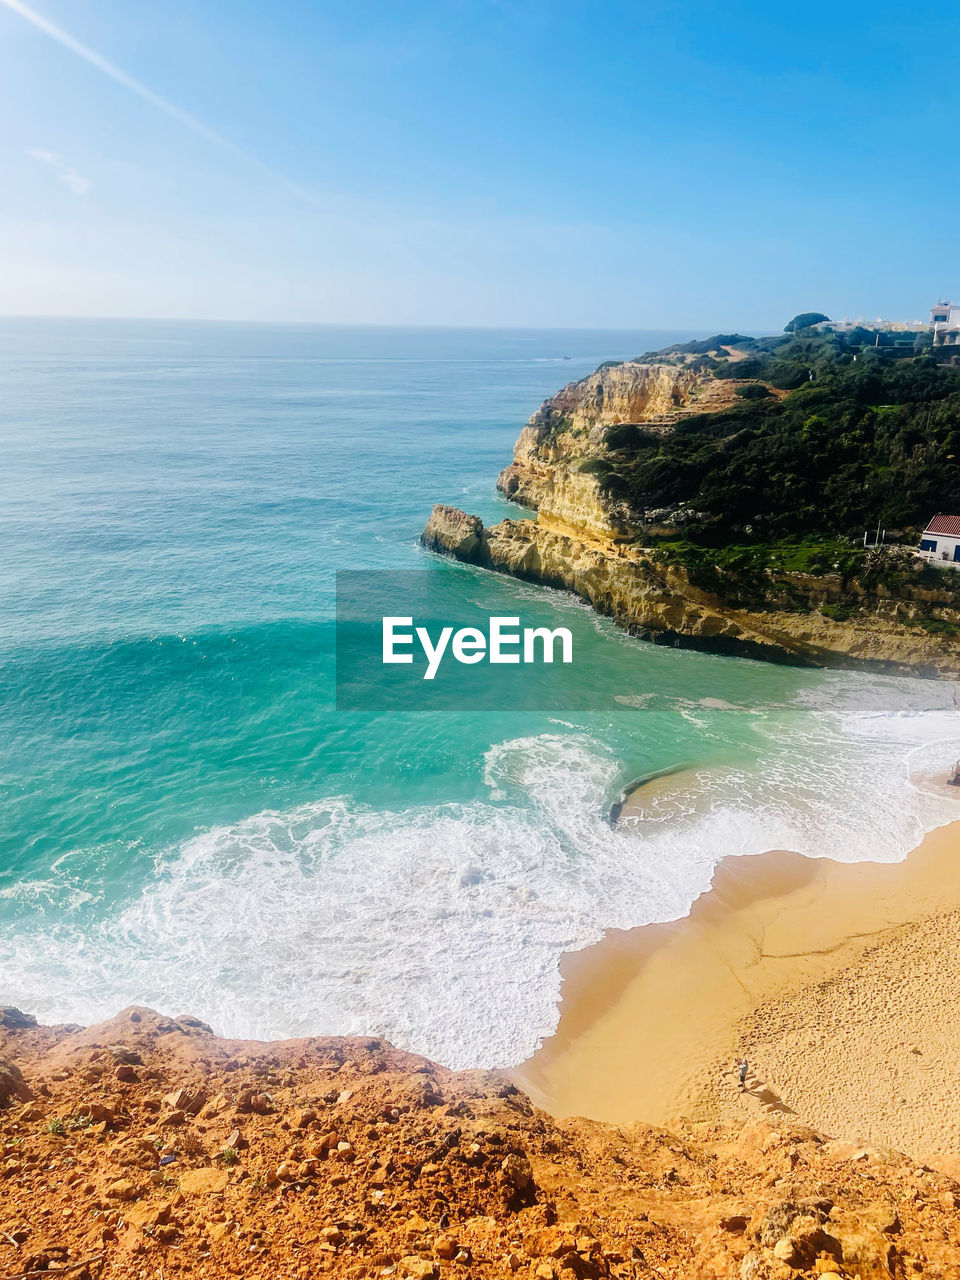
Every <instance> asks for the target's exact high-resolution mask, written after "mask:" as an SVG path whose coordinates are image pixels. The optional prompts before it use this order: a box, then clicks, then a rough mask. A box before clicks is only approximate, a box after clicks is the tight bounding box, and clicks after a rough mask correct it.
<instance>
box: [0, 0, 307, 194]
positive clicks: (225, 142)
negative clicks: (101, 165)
mask: <svg viewBox="0 0 960 1280" xmlns="http://www.w3.org/2000/svg"><path fill="white" fill-rule="evenodd" d="M0 7H2V8H5V9H9V10H10V11H11V12H12V13H16V14H18V15H19V16H20V17H21V18H23V19H24V20H25V21H26V22H29V23H30V24H31V26H34V27H36V28H37V30H38V31H42V32H43V33H44V35H47V36H49V37H50V39H51V40H55V41H56V42H57V44H59V45H62V46H63V48H64V49H69V50H70V52H71V53H75V54H76V55H77V57H78V58H82V59H83V61H84V62H87V63H89V64H90V66H91V67H96V69H97V70H98V71H102V72H103V74H104V75H106V76H109V77H110V79H111V80H115V81H116V83H117V84H119V85H122V86H123V87H124V88H125V89H129V90H130V92H131V93H135V94H136V95H137V97H138V98H142V99H143V101H144V102H148V103H149V104H150V105H151V106H152V107H156V109H157V110H158V111H162V112H163V113H164V114H165V115H168V116H170V117H171V119H173V120H176V121H177V122H178V123H179V124H181V125H183V126H184V127H185V128H187V129H190V130H192V131H193V132H194V133H197V134H199V135H200V137H201V138H205V139H206V140H207V142H211V143H213V144H214V146H217V147H220V148H221V149H222V150H223V151H228V152H230V154H231V155H233V156H236V157H237V158H238V159H240V160H243V161H244V162H245V163H246V164H250V165H254V166H255V167H256V168H258V169H259V170H260V171H261V173H264V174H267V175H269V176H270V177H271V178H272V179H273V180H274V181H275V182H278V183H280V184H281V185H282V186H283V187H285V188H286V190H287V191H289V192H291V193H292V194H293V195H295V196H297V197H298V198H299V199H301V200H304V201H306V202H308V203H310V204H317V203H318V202H319V201H318V196H317V195H316V193H315V192H313V191H310V190H307V189H306V188H304V187H302V186H300V184H299V183H297V182H292V181H291V180H290V179H289V178H287V177H285V176H284V175H282V174H279V173H277V172H276V171H275V170H273V169H272V168H271V167H270V166H269V165H267V164H264V162H263V161H262V160H260V159H258V158H257V157H256V156H252V155H250V154H249V153H248V152H246V151H244V150H243V148H242V147H238V146H236V145H235V144H234V143H232V142H230V141H229V139H227V138H224V137H223V136H222V135H221V134H219V133H217V132H216V130H215V129H211V128H209V126H208V125H205V124H204V123H203V121H202V120H198V119H197V118H196V116H192V115H190V113H189V112H188V111H181V109H180V108H179V107H177V106H174V104H173V103H172V102H168V101H167V99H166V98H163V97H161V96H160V94H159V93H154V92H153V90H152V89H148V88H147V86H146V85H145V84H141V82H140V81H139V80H136V79H135V78H134V77H133V76H130V75H127V73H126V71H123V70H121V68H120V67H118V66H116V65H115V64H114V63H112V62H110V61H109V60H108V59H107V58H104V57H103V56H102V55H101V54H99V53H97V51H96V50H95V49H91V48H90V46H89V45H86V44H84V43H83V42H82V41H81V40H77V39H76V37H75V36H72V35H71V34H70V33H69V31H64V29H63V28H62V27H58V26H57V25H56V23H54V22H51V21H50V20H49V18H45V17H44V16H43V14H41V13H37V11H36V10H35V9H31V7H30V6H29V5H26V4H24V3H23V0H0ZM64 181H67V179H66V177H64ZM81 181H83V179H81Z"/></svg>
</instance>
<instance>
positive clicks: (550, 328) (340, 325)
mask: <svg viewBox="0 0 960 1280" xmlns="http://www.w3.org/2000/svg"><path fill="white" fill-rule="evenodd" d="M5 320H88V321H107V322H114V321H116V322H128V323H137V324H151V323H153V324H220V325H237V326H239V325H275V326H278V327H280V326H287V327H290V326H300V327H304V328H328V329H458V330H477V329H479V330H503V329H512V330H516V331H518V332H525V331H534V332H539V333H570V332H575V331H576V332H581V333H634V332H635V333H668V332H672V331H673V330H676V329H680V330H683V331H684V332H690V333H700V332H702V333H703V334H704V335H705V336H707V337H709V336H712V335H713V334H715V333H717V334H718V333H721V332H732V330H731V329H730V326H729V325H728V326H727V327H726V329H723V328H712V327H711V326H710V325H704V324H663V323H660V324H656V325H641V324H637V325H622V324H619V325H596V324H574V323H571V324H566V325H550V324H544V325H540V324H468V323H457V324H447V323H444V322H442V321H432V322H420V321H388V320H257V319H245V320H237V319H226V318H220V317H217V316H203V317H198V316H137V315H100V316H98V315H84V314H82V313H78V312H62V313H61V312H45V311H44V312H41V311H18V312H15V311H11V312H0V322H2V321H5ZM734 328H737V326H734ZM739 328H740V329H742V330H743V331H744V336H750V337H755V336H758V335H760V334H767V333H779V332H781V331H782V326H777V325H749V326H747V325H741V326H739Z"/></svg>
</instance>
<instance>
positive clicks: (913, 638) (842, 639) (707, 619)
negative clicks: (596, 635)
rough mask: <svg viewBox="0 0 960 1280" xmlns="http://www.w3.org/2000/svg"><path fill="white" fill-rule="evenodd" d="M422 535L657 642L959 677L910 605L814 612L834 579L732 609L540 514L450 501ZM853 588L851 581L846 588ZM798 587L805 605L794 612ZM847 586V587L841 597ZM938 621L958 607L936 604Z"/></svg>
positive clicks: (958, 665) (834, 588)
mask: <svg viewBox="0 0 960 1280" xmlns="http://www.w3.org/2000/svg"><path fill="white" fill-rule="evenodd" d="M422 541H423V543H424V545H425V546H427V547H429V548H430V549H431V550H433V551H439V552H442V553H443V554H446V555H452V556H454V557H455V558H456V559H458V560H463V561H465V562H467V563H470V564H477V565H482V566H483V567H485V568H488V569H496V570H499V571H500V572H502V573H509V574H512V575H514V576H515V577H518V578H525V579H529V580H530V581H533V582H542V583H544V584H545V585H547V586H552V587H560V588H564V589H566V590H568V591H573V592H575V593H576V594H577V595H579V596H582V597H583V599H585V600H587V601H589V602H590V604H592V605H593V606H594V608H595V609H596V610H597V611H598V612H599V613H603V614H606V615H608V616H609V617H611V618H613V620H614V621H615V622H617V623H618V624H619V625H620V626H622V627H624V628H626V629H627V630H629V631H630V632H632V633H633V634H636V635H639V636H642V637H643V638H644V639H647V640H651V641H653V642H654V643H655V644H668V645H673V646H675V647H677V648H692V649H702V650H705V651H707V652H711V653H723V654H729V655H735V656H741V657H750V658H759V659H762V660H764V661H767V662H779V663H789V664H791V665H795V666H838V665H839V666H865V667H870V668H873V669H877V670H891V671H903V672H912V673H913V674H918V675H927V676H946V677H951V678H957V677H960V652H958V650H957V646H956V644H955V643H952V642H951V641H949V640H945V639H943V638H942V637H937V636H931V635H927V634H926V633H925V632H923V631H921V630H918V629H917V628H913V627H910V626H909V625H908V624H907V622H906V621H905V619H904V617H903V610H904V608H906V609H907V610H909V608H910V605H909V604H907V605H906V606H905V605H904V603H903V602H900V601H891V600H889V599H887V600H884V599H883V598H881V597H876V598H873V597H870V598H868V597H866V596H865V595H862V596H861V599H860V603H861V604H863V605H869V610H870V611H869V613H868V614H865V615H863V616H860V615H858V616H857V617H856V618H855V619H854V618H851V619H850V620H849V621H846V622H835V621H833V620H832V619H831V618H828V617H826V616H825V615H824V614H822V613H820V612H819V611H818V606H819V605H820V604H822V603H830V602H832V601H833V599H839V598H840V597H841V594H843V593H842V592H841V587H840V583H839V579H837V580H833V579H808V580H806V582H805V581H804V579H803V577H802V576H801V575H793V577H792V579H791V581H790V583H789V588H790V591H789V595H790V599H791V605H792V607H791V608H790V609H789V610H788V609H785V608H783V609H781V608H778V607H777V605H778V601H777V597H778V594H779V593H778V590H777V588H776V587H775V586H772V588H771V607H770V608H769V609H758V610H754V609H750V610H747V609H734V608H731V607H730V606H729V605H728V604H726V603H724V602H723V601H721V600H720V599H719V598H718V597H716V596H712V595H710V594H709V593H707V592H705V591H702V590H700V589H699V588H697V587H695V586H694V585H693V584H692V583H691V582H690V580H689V578H688V577H687V575H686V573H685V572H684V570H683V569H682V568H679V567H677V566H669V565H663V564H658V563H657V562H656V561H655V560H654V559H653V558H652V557H651V556H650V554H649V553H648V552H646V551H644V550H642V549H638V548H635V547H627V546H622V545H619V544H617V543H614V542H611V541H609V540H603V539H600V538H596V537H591V536H590V535H588V534H586V533H575V532H573V531H571V530H569V529H562V528H560V527H558V526H556V525H550V524H549V523H547V524H544V523H541V522H540V521H539V520H538V521H534V520H503V521H501V522H500V524H498V525H494V526H493V527H492V528H490V529H486V528H484V525H483V522H482V521H481V520H480V519H479V518H478V517H477V516H469V515H467V514H466V513H465V512H463V511H460V510H458V509H457V508H456V507H448V506H442V505H438V506H435V507H434V508H433V511H432V513H431V516H430V519H429V521H428V522H427V526H426V528H425V529H424V531H423V535H422ZM853 590H854V594H856V589H855V588H854V589H853ZM804 592H806V597H807V602H808V605H809V610H810V611H809V612H798V610H797V601H798V599H800V598H801V597H802V594H803V593H804ZM850 595H851V588H850V587H849V586H848V588H847V591H846V593H845V598H849V597H850ZM938 612H939V613H941V614H942V616H943V618H944V620H945V621H956V622H960V613H957V611H950V610H948V609H943V608H942V609H940V610H938Z"/></svg>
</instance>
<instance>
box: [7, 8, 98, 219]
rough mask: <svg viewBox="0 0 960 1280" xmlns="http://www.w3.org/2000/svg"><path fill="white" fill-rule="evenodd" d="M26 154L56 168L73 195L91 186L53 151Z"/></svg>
mask: <svg viewBox="0 0 960 1280" xmlns="http://www.w3.org/2000/svg"><path fill="white" fill-rule="evenodd" d="M4 2H5V0H4ZM27 155H28V156H33V158H34V160H39V161H40V163H41V164H48V165H49V166H50V167H51V169H56V171H57V177H58V178H59V179H60V181H61V182H62V183H64V184H65V185H66V186H68V187H69V188H70V190H71V191H72V192H73V194H74V195H75V196H85V195H86V194H87V192H88V191H89V190H90V188H91V187H92V186H93V183H92V182H91V181H90V179H89V178H85V177H84V176H83V174H82V173H77V171H76V169H74V168H73V166H72V165H69V164H67V162H66V161H65V160H62V159H61V158H60V156H58V155H56V154H55V153H54V152H53V151H43V150H42V149H41V148H39V147H32V148H31V149H30V150H29V151H28V152H27Z"/></svg>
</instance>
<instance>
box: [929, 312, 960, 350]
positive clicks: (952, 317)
mask: <svg viewBox="0 0 960 1280" xmlns="http://www.w3.org/2000/svg"><path fill="white" fill-rule="evenodd" d="M930 324H931V326H932V328H933V341H934V343H935V344H936V345H937V346H938V347H940V346H953V345H954V343H957V342H960V305H958V304H956V303H954V302H938V303H937V305H936V306H935V307H931V308H930Z"/></svg>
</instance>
